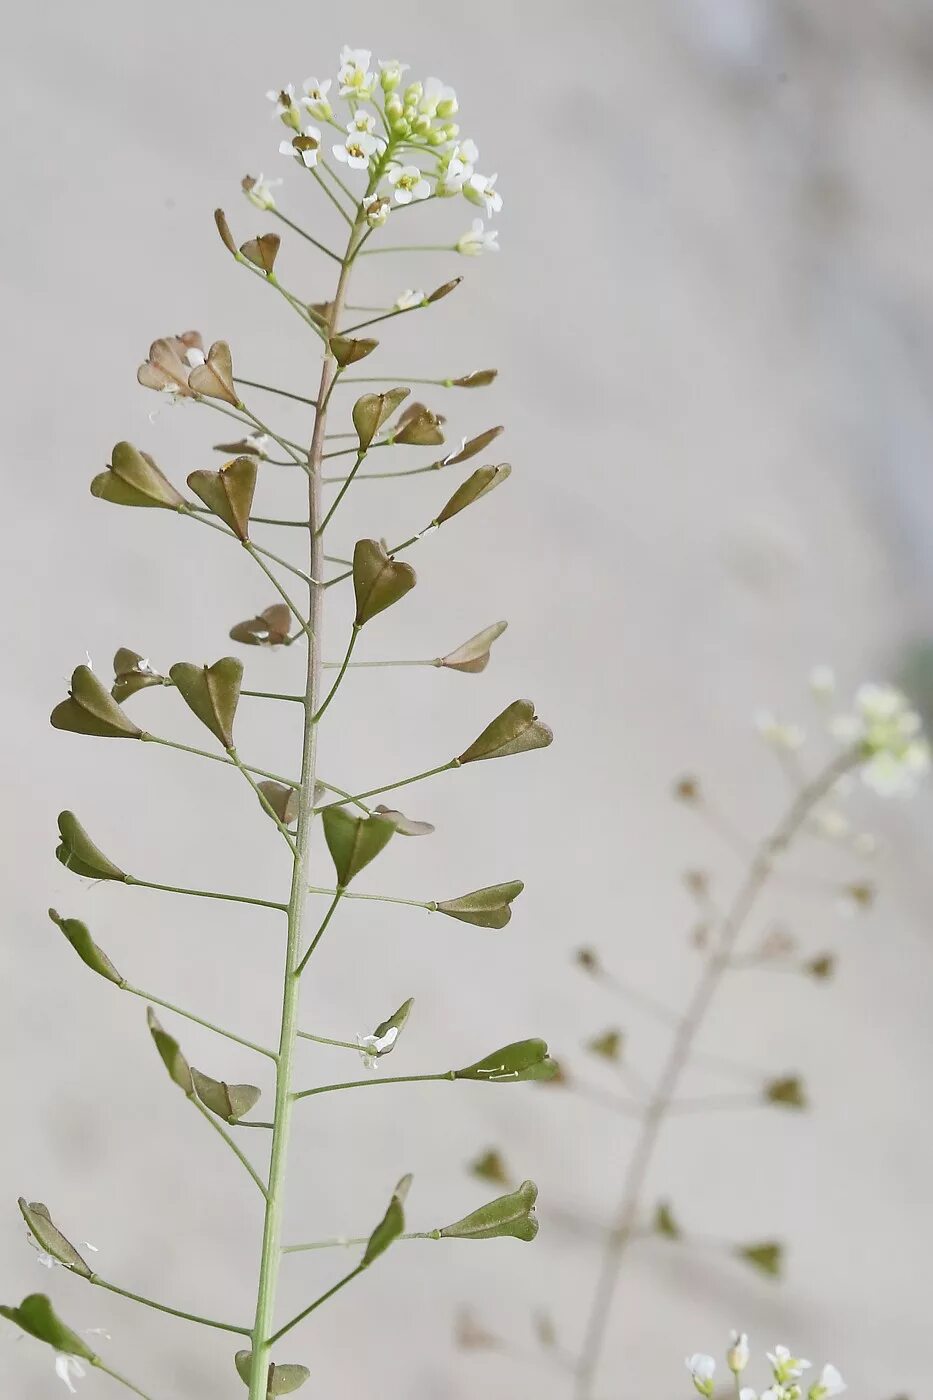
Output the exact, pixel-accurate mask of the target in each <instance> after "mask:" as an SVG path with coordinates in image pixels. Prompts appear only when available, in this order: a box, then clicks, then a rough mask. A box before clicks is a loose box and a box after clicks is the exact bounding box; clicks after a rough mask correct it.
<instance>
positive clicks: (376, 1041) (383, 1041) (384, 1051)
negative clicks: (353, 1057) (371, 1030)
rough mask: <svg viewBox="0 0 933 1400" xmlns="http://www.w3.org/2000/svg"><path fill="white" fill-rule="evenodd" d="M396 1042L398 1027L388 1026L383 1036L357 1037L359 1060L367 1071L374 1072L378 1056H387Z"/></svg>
mask: <svg viewBox="0 0 933 1400" xmlns="http://www.w3.org/2000/svg"><path fill="white" fill-rule="evenodd" d="M397 1040H398V1026H390V1027H389V1029H388V1030H387V1031H386V1033H385V1035H358V1036H357V1037H356V1043H357V1045H358V1046H359V1050H360V1058H361V1059H362V1061H363V1064H364V1065H365V1066H366V1068H367V1069H369V1070H374V1069H375V1068H376V1064H377V1062H378V1060H379V1057H380V1055H388V1053H389V1051H390V1050H391V1049H392V1046H393V1045H394V1044H395V1042H396V1041H397Z"/></svg>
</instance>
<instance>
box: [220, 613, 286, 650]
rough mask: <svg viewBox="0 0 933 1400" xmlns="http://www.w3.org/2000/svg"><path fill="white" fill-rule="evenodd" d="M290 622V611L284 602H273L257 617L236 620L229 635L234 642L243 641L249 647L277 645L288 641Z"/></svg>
mask: <svg viewBox="0 0 933 1400" xmlns="http://www.w3.org/2000/svg"><path fill="white" fill-rule="evenodd" d="M291 623H292V615H291V611H290V609H289V608H288V606H287V605H286V604H285V603H273V604H272V606H271V608H265V609H264V610H263V611H262V612H261V613H260V614H259V615H258V617H250V618H247V619H246V621H245V622H236V623H234V625H233V626H232V627H231V628H230V636H231V638H232V639H233V641H235V642H243V644H244V645H245V646H249V647H278V646H282V645H283V643H285V642H287V641H288V634H289V628H290V627H291Z"/></svg>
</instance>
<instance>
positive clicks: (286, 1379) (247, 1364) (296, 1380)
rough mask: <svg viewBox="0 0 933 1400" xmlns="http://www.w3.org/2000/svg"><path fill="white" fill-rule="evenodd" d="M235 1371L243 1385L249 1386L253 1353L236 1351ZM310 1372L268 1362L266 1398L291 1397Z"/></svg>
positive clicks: (308, 1376) (302, 1367)
mask: <svg viewBox="0 0 933 1400" xmlns="http://www.w3.org/2000/svg"><path fill="white" fill-rule="evenodd" d="M233 1362H234V1365H235V1366H236V1369H237V1375H238V1376H239V1377H240V1380H241V1381H242V1382H243V1384H244V1385H249V1383H250V1380H251V1378H252V1374H253V1353H252V1352H251V1351H238V1352H237V1354H236V1356H235V1357H234V1358H233ZM310 1376H311V1372H310V1371H309V1370H308V1368H307V1366H298V1365H276V1363H275V1362H274V1361H273V1362H270V1364H269V1371H268V1374H267V1380H266V1396H267V1397H268V1396H276V1395H291V1394H292V1393H293V1392H294V1391H296V1390H300V1389H301V1387H302V1386H303V1385H304V1383H305V1381H306V1380H309V1379H310Z"/></svg>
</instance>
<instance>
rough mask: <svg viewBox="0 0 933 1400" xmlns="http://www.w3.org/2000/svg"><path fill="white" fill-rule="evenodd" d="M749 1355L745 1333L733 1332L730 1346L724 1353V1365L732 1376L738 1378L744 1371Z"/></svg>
mask: <svg viewBox="0 0 933 1400" xmlns="http://www.w3.org/2000/svg"><path fill="white" fill-rule="evenodd" d="M749 1355H750V1353H749V1349H748V1334H747V1333H746V1332H733V1333H732V1344H731V1346H730V1347H729V1350H728V1351H727V1352H726V1364H727V1365H728V1367H729V1370H730V1371H731V1372H732V1374H733V1375H734V1376H740V1375H741V1374H742V1372H743V1371H744V1370H745V1367H746V1366H747V1365H748V1359H749Z"/></svg>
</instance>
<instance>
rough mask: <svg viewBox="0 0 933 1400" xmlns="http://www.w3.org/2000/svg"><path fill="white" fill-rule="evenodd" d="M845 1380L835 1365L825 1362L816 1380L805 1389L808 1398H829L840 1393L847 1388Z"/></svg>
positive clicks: (827, 1399) (825, 1399)
mask: <svg viewBox="0 0 933 1400" xmlns="http://www.w3.org/2000/svg"><path fill="white" fill-rule="evenodd" d="M847 1389H848V1387H847V1386H846V1383H845V1381H844V1380H843V1379H842V1376H841V1375H840V1374H839V1372H838V1371H837V1370H836V1367H835V1366H831V1365H829V1363H827V1364H826V1365H825V1366H824V1367H823V1369H822V1371H821V1372H820V1378H819V1380H818V1381H814V1383H813V1385H811V1387H810V1389H809V1390H808V1391H807V1396H808V1400H830V1397H831V1396H833V1395H841V1394H842V1392H843V1391H844V1390H847Z"/></svg>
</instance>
